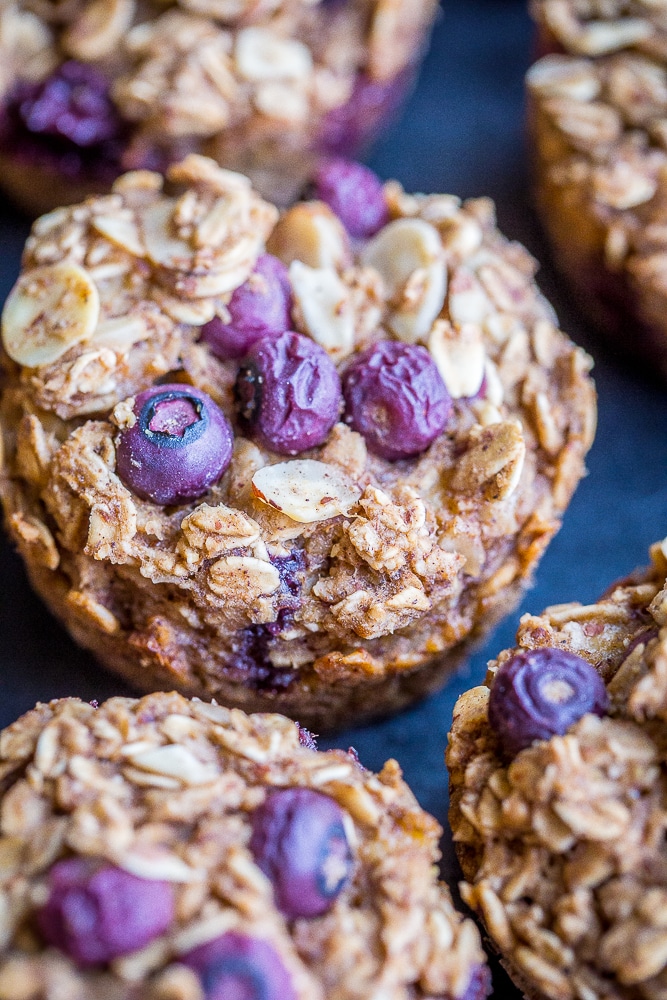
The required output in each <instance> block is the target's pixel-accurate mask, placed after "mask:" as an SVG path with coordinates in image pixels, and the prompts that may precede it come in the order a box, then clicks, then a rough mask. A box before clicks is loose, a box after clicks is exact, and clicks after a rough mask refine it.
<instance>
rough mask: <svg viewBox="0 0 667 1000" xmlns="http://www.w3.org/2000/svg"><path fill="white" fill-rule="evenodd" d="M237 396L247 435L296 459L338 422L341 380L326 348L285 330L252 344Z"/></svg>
mask: <svg viewBox="0 0 667 1000" xmlns="http://www.w3.org/2000/svg"><path fill="white" fill-rule="evenodd" d="M235 395H236V402H237V405H238V411H239V418H240V421H241V423H242V425H243V427H244V429H245V430H246V431H247V433H248V434H250V436H251V437H253V438H255V439H256V440H257V441H259V442H260V444H263V445H264V447H266V448H269V449H270V450H271V451H276V452H278V454H280V455H297V454H298V453H299V452H301V451H305V450H306V449H307V448H314V447H316V446H317V445H320V444H323V443H324V442H325V441H326V439H327V437H328V436H329V431H330V430H331V428H332V427H333V425H334V424H335V423H336V421H337V420H338V414H339V410H340V398H341V387H340V378H339V377H338V372H337V371H336V368H335V366H334V363H333V361H332V360H331V358H330V357H329V355H328V354H327V352H326V351H325V350H324V348H322V347H320V346H319V344H316V343H315V342H314V341H313V340H311V339H310V338H309V337H304V336H303V335H302V334H300V333H293V332H292V331H290V330H288V331H286V332H285V333H282V334H280V336H278V337H273V336H268V337H262V339H261V340H258V341H257V342H256V343H255V344H253V346H252V347H251V349H250V351H249V353H248V354H247V356H246V358H245V359H244V361H243V364H242V365H241V367H240V369H239V373H238V376H237V379H236V386H235Z"/></svg>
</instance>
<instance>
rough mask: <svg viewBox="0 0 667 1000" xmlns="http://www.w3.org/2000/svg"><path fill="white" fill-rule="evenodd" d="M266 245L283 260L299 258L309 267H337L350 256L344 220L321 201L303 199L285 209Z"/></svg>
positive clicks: (346, 261)
mask: <svg viewBox="0 0 667 1000" xmlns="http://www.w3.org/2000/svg"><path fill="white" fill-rule="evenodd" d="M267 249H268V250H269V252H270V253H272V254H275V255H276V257H279V258H280V259H281V260H282V262H283V263H284V264H288V265H289V264H291V263H292V261H293V260H300V261H301V262H302V263H303V264H307V265H308V267H316V268H319V267H328V268H333V269H334V270H338V269H340V268H342V267H344V266H345V265H346V264H347V263H348V261H349V258H350V249H349V241H348V238H347V233H346V232H345V228H344V227H343V224H342V223H341V221H340V219H338V218H337V217H336V216H335V215H334V213H333V212H332V211H331V209H330V208H328V206H327V205H325V204H324V203H323V202H319V201H308V202H300V203H299V204H297V205H294V206H293V207H292V208H290V209H289V210H288V211H287V212H285V214H284V215H283V216H282V217H281V218H280V220H279V222H278V225H277V226H276V227H275V229H274V230H273V232H272V234H271V237H270V239H269V241H268V243H267Z"/></svg>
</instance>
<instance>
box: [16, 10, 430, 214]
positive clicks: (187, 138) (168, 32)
mask: <svg viewBox="0 0 667 1000" xmlns="http://www.w3.org/2000/svg"><path fill="white" fill-rule="evenodd" d="M437 9H438V4H437V0H176V2H170V3H165V2H163V0H142V2H141V3H139V2H137V0H7V2H6V3H3V6H2V10H1V11H0V184H2V185H3V186H4V187H5V189H6V190H7V191H9V193H10V194H12V195H13V197H14V198H15V200H17V201H18V202H19V203H20V204H21V205H23V207H24V208H26V209H27V210H28V211H29V212H30V213H31V214H32V215H33V216H34V215H37V214H39V213H41V212H45V211H48V210H50V209H52V208H55V207H57V206H58V205H63V204H70V203H72V202H77V201H80V200H82V199H83V198H84V197H86V196H87V195H88V194H90V193H93V192H95V193H106V192H108V190H109V187H110V185H111V183H112V181H113V180H114V178H115V177H117V176H118V175H119V174H120V173H121V172H122V171H124V170H128V169H137V168H146V169H152V170H164V169H166V167H167V166H168V165H169V164H170V163H173V162H176V161H178V160H180V159H182V158H183V157H184V156H185V155H187V154H188V153H203V154H206V155H207V156H210V157H213V158H214V159H216V160H217V161H219V162H220V163H221V164H223V165H224V166H226V167H229V168H232V169H235V170H241V171H243V172H247V173H249V174H251V175H252V177H253V180H254V182H255V184H256V185H258V186H259V188H260V189H261V190H262V191H263V192H264V193H265V194H266V195H267V196H268V197H271V198H272V199H273V200H277V201H279V202H282V203H285V204H286V203H287V202H288V201H290V200H292V198H293V197H295V196H296V194H297V193H298V191H299V188H300V186H301V184H302V182H303V179H304V178H305V177H306V176H307V174H308V173H309V171H310V170H311V169H312V168H313V165H314V164H315V163H316V162H317V160H318V158H319V157H321V156H323V155H331V154H345V155H348V156H349V155H354V154H355V153H359V151H360V150H362V149H364V148H365V147H367V146H368V144H369V143H370V141H371V140H372V139H373V138H374V137H375V135H376V134H377V133H378V132H379V131H380V129H381V127H382V125H383V124H384V123H385V121H386V119H387V118H388V117H390V116H391V114H392V112H393V111H394V110H395V109H396V108H397V106H398V105H399V104H400V102H401V100H402V99H403V98H404V96H405V94H406V92H407V91H408V90H409V88H410V86H411V83H412V81H413V79H414V76H415V74H416V70H417V66H418V63H419V61H420V59H421V56H422V54H423V51H424V48H425V46H426V43H427V40H428V35H429V32H430V28H431V25H432V22H433V20H434V18H435V15H436V13H437Z"/></svg>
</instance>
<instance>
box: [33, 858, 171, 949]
mask: <svg viewBox="0 0 667 1000" xmlns="http://www.w3.org/2000/svg"><path fill="white" fill-rule="evenodd" d="M48 889H49V897H48V899H47V901H46V903H45V904H44V906H42V908H41V909H40V910H38V911H37V926H38V927H39V930H40V931H41V933H42V936H43V937H44V939H45V940H46V941H47V942H48V944H51V945H53V946H54V947H56V948H58V949H59V950H60V951H62V952H64V953H65V954H66V955H69V957H70V958H71V959H73V960H74V961H75V962H76V963H77V965H80V966H89V965H100V964H102V963H104V962H109V961H111V959H113V958H117V957H118V956H120V955H126V954H128V953H129V952H131V951H136V950H137V949H138V948H143V947H144V945H147V944H148V943H149V942H150V941H153V940H154V939H155V938H156V937H159V935H160V934H163V933H164V932H165V931H166V930H167V929H168V927H169V926H170V925H171V923H172V921H173V919H174V897H173V891H172V888H171V886H170V885H169V883H167V882H155V881H152V880H151V881H149V880H148V879H142V878H137V876H136V875H131V874H130V873H129V872H126V871H123V870H122V869H121V868H115V867H114V866H113V865H110V864H108V863H107V862H104V861H96V860H95V859H91V858H66V859H65V860H63V861H58V862H56V864H55V865H54V866H53V868H52V869H51V871H50V872H49V882H48Z"/></svg>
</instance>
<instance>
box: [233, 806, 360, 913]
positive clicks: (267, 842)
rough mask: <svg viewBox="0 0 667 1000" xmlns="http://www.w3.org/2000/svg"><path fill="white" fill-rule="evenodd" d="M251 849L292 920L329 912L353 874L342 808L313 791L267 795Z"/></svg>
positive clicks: (254, 821)
mask: <svg viewBox="0 0 667 1000" xmlns="http://www.w3.org/2000/svg"><path fill="white" fill-rule="evenodd" d="M250 850H251V851H252V853H253V855H254V857H255V861H256V862H257V864H258V865H259V867H260V868H261V869H262V871H263V872H264V874H265V875H267V876H268V878H269V879H270V880H271V882H272V883H273V890H274V894H275V899H276V905H277V907H278V909H279V910H280V912H281V913H282V914H283V915H284V916H285V917H287V919H288V920H296V919H297V918H299V917H306V918H312V917H319V916H321V915H322V914H323V913H326V912H327V911H328V910H330V909H331V907H332V906H333V904H334V902H335V901H336V898H337V897H338V895H339V894H340V893H341V891H342V890H343V888H344V886H345V885H346V884H347V882H348V881H349V878H350V876H351V874H352V867H353V858H352V852H351V851H350V845H349V843H348V840H347V837H346V835H345V827H344V825H343V810H342V809H341V808H340V806H339V805H338V803H337V802H334V800H333V799H331V798H329V796H328V795H322V794H321V793H320V792H314V791H312V790H311V789H310V788H287V789H282V790H280V791H274V792H271V793H270V794H269V795H268V796H267V798H266V799H265V800H264V803H263V804H262V805H261V806H260V807H259V808H258V809H256V810H255V812H254V814H253V819H252V837H251V838H250Z"/></svg>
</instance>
